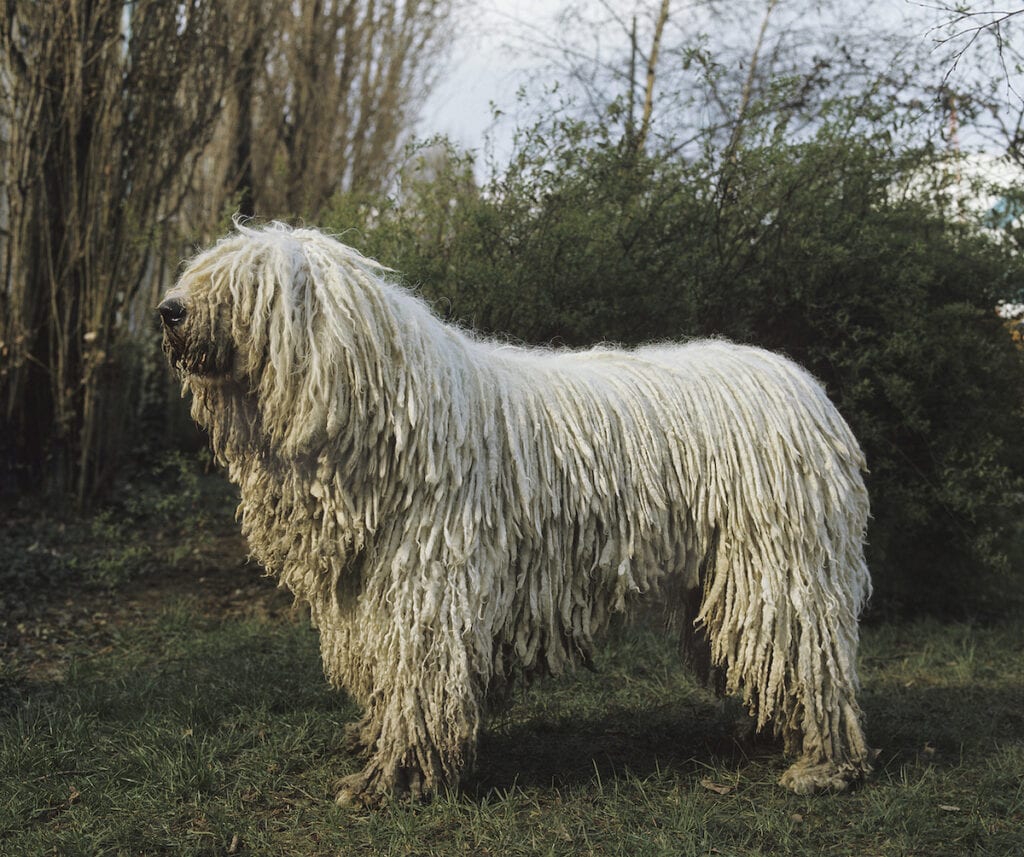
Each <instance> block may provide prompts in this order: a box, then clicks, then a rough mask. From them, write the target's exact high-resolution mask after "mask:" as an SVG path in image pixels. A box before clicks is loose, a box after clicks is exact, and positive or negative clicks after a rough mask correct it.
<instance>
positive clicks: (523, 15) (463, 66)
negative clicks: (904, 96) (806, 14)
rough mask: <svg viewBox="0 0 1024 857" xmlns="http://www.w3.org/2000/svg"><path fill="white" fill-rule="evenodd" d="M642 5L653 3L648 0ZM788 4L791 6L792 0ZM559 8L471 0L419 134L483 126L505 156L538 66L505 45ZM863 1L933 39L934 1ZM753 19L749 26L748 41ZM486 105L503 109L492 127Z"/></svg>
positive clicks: (469, 132) (878, 14)
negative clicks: (522, 92) (520, 96)
mask: <svg viewBox="0 0 1024 857" xmlns="http://www.w3.org/2000/svg"><path fill="white" fill-rule="evenodd" d="M592 2H594V3H595V4H596V3H597V2H598V0H592ZM610 2H611V3H612V4H614V5H616V6H619V5H621V8H622V9H623V11H624V13H625V16H626V17H627V18H628V16H629V15H630V14H631V11H632V10H633V9H634V8H635V2H634V0H610ZM800 2H805V3H807V4H808V6H809V7H813V6H815V5H816V4H814V2H813V0H795V5H796V6H799V4H800ZM648 5H650V6H652V7H653V6H654V5H655V3H654V0H651V2H650V3H649V4H648ZM787 5H789V6H790V10H789V11H792V10H793V8H794V6H793V0H790V3H788V4H787ZM562 6H563V2H561V0H490V2H483V0H472V2H470V3H469V8H468V10H467V12H466V13H464V22H465V23H464V24H463V25H462V27H461V28H460V31H459V33H458V34H457V38H456V42H455V45H454V47H453V49H452V52H451V56H450V59H449V62H448V65H447V69H446V72H445V74H444V75H443V76H442V78H441V80H440V81H439V83H438V85H437V86H436V88H435V90H434V92H433V94H432V95H431V96H430V98H429V99H428V101H427V103H426V104H425V105H424V108H423V111H422V118H421V122H420V125H419V128H418V135H419V136H421V137H427V136H430V135H433V134H445V135H447V136H448V137H450V138H451V139H452V140H453V141H454V142H455V143H456V144H458V145H459V146H461V147H464V148H467V149H474V150H477V151H479V150H481V149H482V147H483V145H484V137H485V134H486V133H487V132H488V131H490V132H491V134H492V137H493V138H494V141H495V143H496V145H497V154H498V155H499V156H500V155H502V154H505V153H507V150H508V149H509V148H510V138H511V134H512V131H513V129H514V128H515V124H516V122H515V120H516V118H517V117H516V115H515V111H516V109H517V103H516V92H517V90H518V89H519V88H520V87H521V86H523V85H525V84H526V83H527V82H528V80H529V75H530V71H531V70H533V71H536V70H537V69H538V68H539V67H540V60H538V59H537V58H536V56H535V55H533V54H531V52H529V51H519V53H518V55H517V54H516V53H515V52H514V51H513V50H511V49H510V45H511V44H514V43H515V41H516V38H517V37H518V38H519V40H520V43H521V41H522V38H523V34H524V32H525V31H526V30H527V29H528V28H532V29H535V30H537V31H538V32H540V33H542V34H543V33H544V32H545V28H550V27H552V26H554V18H555V15H556V14H557V12H558V10H559V9H560V8H561V7H562ZM869 6H870V7H871V8H872V12H873V15H872V20H871V21H870V22H868V24H867V25H868V26H869V27H870V26H876V27H878V28H879V30H880V31H882V30H891V29H893V28H898V29H899V30H900V31H902V32H903V33H904V34H906V35H909V36H912V37H914V38H920V39H922V40H925V41H934V38H935V36H936V33H935V32H934V31H931V30H930V28H931V27H933V26H934V24H935V22H936V21H938V20H941V18H942V15H941V14H940V12H939V11H938V10H936V9H935V3H934V2H933V0H875V2H871V0H869ZM781 8H782V6H781V5H780V9H781ZM685 12H686V2H685V0H676V2H675V3H674V4H673V16H676V15H679V14H685ZM756 23H757V22H752V23H751V25H750V26H751V33H750V39H751V40H753V38H754V34H753V30H754V29H756ZM966 64H967V63H965V65H966ZM492 103H493V104H494V105H495V106H496V107H497V108H499V109H500V110H502V111H503V112H504V113H505V118H504V119H503V120H502V121H500V122H499V124H498V125H497V126H496V127H495V126H494V120H493V119H492V110H491V104H492ZM520 118H521V117H520ZM499 160H500V157H499Z"/></svg>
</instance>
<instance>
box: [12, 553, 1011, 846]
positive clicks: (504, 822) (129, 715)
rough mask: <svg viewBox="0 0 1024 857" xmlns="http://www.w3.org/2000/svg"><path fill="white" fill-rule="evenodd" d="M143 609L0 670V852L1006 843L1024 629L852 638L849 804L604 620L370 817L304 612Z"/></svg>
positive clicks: (192, 603) (660, 648) (666, 653)
mask: <svg viewBox="0 0 1024 857" xmlns="http://www.w3.org/2000/svg"><path fill="white" fill-rule="evenodd" d="M237 574H238V575H239V576H240V578H241V577H243V576H245V575H251V574H253V572H252V571H249V572H245V571H241V572H238V573H237ZM243 595H244V594H243ZM156 604H157V606H156V607H155V608H154V609H152V610H151V611H150V612H149V613H147V614H145V616H144V618H142V619H138V620H137V621H134V622H132V623H129V624H127V625H125V626H124V627H120V628H119V629H118V630H117V631H116V633H115V634H113V635H112V636H111V637H110V640H109V642H108V644H107V645H105V646H103V647H100V648H98V649H97V648H96V646H95V645H92V644H90V645H91V648H90V649H88V650H85V651H81V652H79V653H78V654H77V656H76V657H75V658H73V659H72V660H71V661H70V664H71V666H70V669H69V670H68V671H67V672H66V674H64V675H62V676H59V677H57V678H36V677H34V675H35V673H34V672H33V671H31V670H21V671H18V670H15V671H13V672H12V671H10V670H8V671H7V672H4V673H0V853H2V854H10V855H19V857H20V855H48V854H58V855H108V854H109V855H122V854H123V855H222V854H245V855H274V857H287V855H341V854H381V855H433V854H439V855H447V854H451V855H455V854H459V855H466V854H470V855H520V854H522V855H525V854H599V855H620V854H621V855H768V854H772V855H779V854H798V855H799V854H803V855H858V857H859V855H865V857H866V855H927V857H936V855H971V854H977V855H993V857H995V855H998V857H1005V855H1012V854H1024V622H1004V623H1002V624H1000V625H996V626H992V627H978V626H969V625H942V624H938V623H929V622H925V623H915V624H908V625H899V626H897V625H886V626H881V627H875V628H868V629H866V631H865V634H864V636H865V644H864V649H863V679H864V685H865V690H864V694H863V704H864V707H865V710H866V713H867V717H868V723H869V735H870V738H871V740H872V743H873V744H874V745H875V746H877V747H879V748H880V753H879V756H878V761H877V768H878V771H877V773H876V775H875V776H874V777H873V779H872V780H870V781H869V782H868V783H867V784H866V785H865V786H864V787H862V788H860V789H859V790H857V791H855V792H854V793H852V794H844V795H826V796H819V797H813V798H808V797H797V796H794V795H791V794H789V793H787V792H785V791H783V790H781V789H780V788H778V787H777V786H776V785H775V780H776V779H777V777H778V776H779V774H780V773H781V772H782V770H783V769H784V766H785V764H786V762H785V760H784V758H783V757H782V755H781V753H780V752H779V751H778V749H777V748H774V747H770V746H769V747H765V746H757V745H753V746H751V745H749V744H747V743H744V742H742V741H739V740H736V739H734V738H733V731H734V728H733V727H734V720H735V717H736V715H737V713H738V712H737V711H736V710H735V708H733V707H731V706H729V705H722V704H721V703H719V702H717V701H715V700H713V699H712V698H711V697H709V696H708V695H706V694H705V693H704V692H703V691H701V690H699V689H697V688H696V687H695V686H694V685H693V683H692V682H691V681H690V679H689V677H688V675H687V674H686V672H685V671H684V670H683V669H682V668H681V667H680V666H679V665H678V662H677V658H676V656H675V652H674V647H673V646H672V644H671V642H670V641H668V640H667V639H666V638H665V636H664V635H661V634H657V633H653V632H650V631H646V630H643V629H641V628H638V627H623V628H620V629H617V630H616V631H615V632H614V633H613V634H612V638H611V640H610V641H609V643H608V645H607V646H606V647H605V649H604V650H603V651H602V653H601V657H600V658H599V661H598V663H599V666H600V672H599V673H597V674H591V673H585V672H581V673H580V674H578V675H576V676H574V677H568V678H565V679H558V680H550V681H547V682H543V683H541V684H539V685H536V686H534V687H532V688H530V689H528V690H525V691H520V692H516V693H514V694H513V695H512V697H511V699H509V700H508V701H507V703H506V704H505V705H504V706H502V707H501V708H498V709H497V710H496V711H495V713H494V714H493V716H492V717H491V719H490V721H489V727H488V730H487V733H486V735H485V737H484V738H483V740H482V743H481V747H480V754H479V758H478V765H477V768H476V772H475V773H473V774H472V775H471V776H470V777H469V778H468V779H467V781H466V782H465V783H464V785H463V787H462V789H461V790H460V791H459V792H457V793H455V794H445V795H442V796H440V797H439V798H437V799H436V800H434V801H433V802H431V803H429V804H427V805H424V806H409V805H395V806H392V807H390V808H387V809H385V810H382V811H380V812H377V813H364V812H354V811H349V810H344V809H340V808H338V807H336V806H335V805H334V804H333V802H332V801H331V796H332V794H333V790H334V786H335V782H336V780H337V779H339V778H340V777H341V776H343V775H344V774H346V773H349V772H351V771H353V770H355V764H356V762H355V760H354V759H352V758H350V757H349V756H348V755H347V754H346V752H345V751H344V750H343V749H342V748H341V737H342V729H343V726H344V725H345V724H346V723H347V722H349V721H351V720H352V719H353V718H354V717H355V716H356V711H355V708H354V707H353V706H352V705H351V704H350V703H349V702H348V701H347V700H346V698H345V697H344V695H342V694H338V693H335V692H333V691H331V690H330V689H329V688H327V687H326V685H325V682H324V680H323V677H322V674H321V672H320V667H319V661H318V652H317V643H316V637H315V634H314V632H313V631H311V630H310V629H309V628H308V626H307V625H306V623H304V622H303V621H302V620H301V618H300V617H297V616H295V615H293V614H290V613H288V612H287V611H278V612H277V613H274V612H273V611H271V612H269V613H267V614H266V615H251V616H245V615H223V614H222V612H220V611H218V610H217V609H212V608H211V606H210V604H209V603H205V602H202V601H200V600H197V599H196V598H195V597H193V596H190V595H180V594H179V595H178V596H175V597H173V598H167V599H166V600H165V599H164V598H163V596H161V598H158V599H156Z"/></svg>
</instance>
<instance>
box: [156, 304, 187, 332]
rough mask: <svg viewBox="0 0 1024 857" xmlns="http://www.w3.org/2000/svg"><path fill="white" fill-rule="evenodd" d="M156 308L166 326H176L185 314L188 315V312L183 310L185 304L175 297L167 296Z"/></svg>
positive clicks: (183, 318)
mask: <svg viewBox="0 0 1024 857" xmlns="http://www.w3.org/2000/svg"><path fill="white" fill-rule="evenodd" d="M157 310H158V311H159V313H160V318H162V319H163V320H164V324H165V325H167V327H177V326H178V325H179V324H181V323H182V322H183V321H184V320H185V316H186V315H188V312H187V311H186V310H185V304H183V303H182V302H181V301H179V300H178V299H177V298H168V299H167V300H165V301H164V302H163V303H162V304H160V306H158V307H157Z"/></svg>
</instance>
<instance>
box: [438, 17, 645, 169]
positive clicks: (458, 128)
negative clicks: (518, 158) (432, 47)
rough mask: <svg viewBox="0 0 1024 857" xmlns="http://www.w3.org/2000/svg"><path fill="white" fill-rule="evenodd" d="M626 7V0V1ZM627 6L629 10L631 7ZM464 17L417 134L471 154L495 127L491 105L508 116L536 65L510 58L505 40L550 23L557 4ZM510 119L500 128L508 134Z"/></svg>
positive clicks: (523, 56) (529, 59) (527, 58)
mask: <svg viewBox="0 0 1024 857" xmlns="http://www.w3.org/2000/svg"><path fill="white" fill-rule="evenodd" d="M627 2H628V0H627ZM630 5H632V4H631V3H630ZM474 7H475V8H473V9H471V11H470V13H469V14H466V16H465V17H466V19H467V21H466V26H465V27H464V28H463V29H462V30H460V32H459V33H458V35H457V37H456V43H455V45H454V48H453V50H452V54H451V58H450V60H449V65H448V70H447V72H446V74H445V75H444V77H443V78H442V80H441V81H440V83H439V84H438V86H437V87H436V89H435V90H434V92H433V94H432V95H431V97H430V98H429V99H428V101H427V104H426V105H425V106H424V109H423V118H422V122H421V125H420V128H421V131H420V133H421V134H423V135H424V136H429V135H432V134H445V135H447V136H448V137H450V138H451V139H452V140H453V141H454V142H456V143H458V144H459V145H461V146H463V147H465V148H469V149H479V148H481V147H482V146H483V142H484V135H485V133H486V132H487V130H488V129H489V128H491V126H492V125H493V119H492V110H491V106H490V105H491V104H492V103H493V104H494V105H495V106H496V107H498V108H499V109H501V110H503V111H506V112H511V111H514V109H515V101H516V92H517V90H518V89H519V87H520V86H521V85H523V84H524V83H525V82H526V77H527V75H528V73H529V70H530V69H531V68H535V67H536V60H535V59H534V58H532V57H530V56H528V55H526V54H525V53H522V52H520V53H519V55H518V56H515V55H513V52H512V51H511V50H510V49H509V35H510V33H511V32H512V31H513V30H518V29H519V28H520V27H521V26H522V25H523V23H530V24H537V25H541V24H542V22H545V21H550V20H551V19H552V16H553V15H554V13H555V12H556V11H557V9H558V7H559V3H557V2H555V0H495V2H490V3H485V2H477V3H474ZM512 125H513V122H512V119H511V117H509V119H507V120H506V121H503V122H502V123H501V124H500V127H501V128H503V129H504V131H505V135H507V134H510V133H511V126H512Z"/></svg>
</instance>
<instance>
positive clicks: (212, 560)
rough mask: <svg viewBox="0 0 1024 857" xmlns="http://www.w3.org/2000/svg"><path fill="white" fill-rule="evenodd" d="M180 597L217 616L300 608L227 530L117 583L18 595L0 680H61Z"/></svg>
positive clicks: (281, 613)
mask: <svg viewBox="0 0 1024 857" xmlns="http://www.w3.org/2000/svg"><path fill="white" fill-rule="evenodd" d="M182 602H184V603H187V604H188V605H189V607H190V608H191V609H194V610H195V611H196V612H197V613H199V614H201V615H206V616H210V617H217V618H232V617H238V618H242V617H254V616H255V617H261V618H267V619H277V618H284V617H290V616H294V615H295V611H294V609H293V607H292V598H291V596H290V595H289V594H288V593H287V592H284V591H283V590H281V589H278V587H277V585H276V583H275V582H274V581H273V580H271V579H270V578H268V577H266V576H265V575H264V572H263V569H262V568H261V567H260V566H259V565H258V564H257V563H255V562H251V561H249V560H248V559H247V556H246V548H245V543H244V540H243V539H242V537H241V536H240V535H238V534H237V533H225V534H221V535H217V536H215V537H212V538H208V539H204V541H203V545H202V548H201V549H197V550H195V551H193V552H192V554H191V555H190V556H189V557H186V558H185V559H184V560H182V561H179V562H178V563H177V564H175V565H174V566H167V567H154V568H152V569H150V570H149V571H148V572H147V573H145V574H142V575H140V576H139V577H138V578H137V579H135V580H132V581H130V582H129V583H126V584H124V585H123V586H122V587H118V588H117V589H115V590H111V589H108V588H103V587H99V586H96V585H95V584H91V583H89V582H86V581H74V580H71V581H63V582H62V584H61V586H60V587H59V588H57V589H56V590H54V589H49V590H47V591H45V592H44V593H43V594H41V595H40V597H39V598H38V599H34V600H32V601H27V600H20V601H19V602H18V603H16V604H15V605H14V606H13V607H12V608H11V609H9V610H8V611H6V614H5V615H3V616H0V662H2V668H0V680H2V679H3V678H8V679H10V678H14V679H16V680H21V679H24V680H28V681H51V682H52V681H61V680H63V679H64V678H65V677H66V675H67V672H68V669H69V667H70V665H71V663H72V662H73V661H75V660H77V659H81V658H85V657H92V656H96V655H102V654H105V653H107V652H109V651H111V650H112V649H113V648H114V647H115V646H116V645H117V644H118V641H119V639H120V638H121V637H122V636H123V634H124V633H125V632H126V631H127V630H129V629H137V628H139V627H143V626H145V625H147V624H149V623H151V622H153V621H154V619H155V617H156V616H158V615H159V614H160V613H161V612H162V611H163V610H165V609H166V608H167V607H168V606H169V605H173V604H179V603H182Z"/></svg>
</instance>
